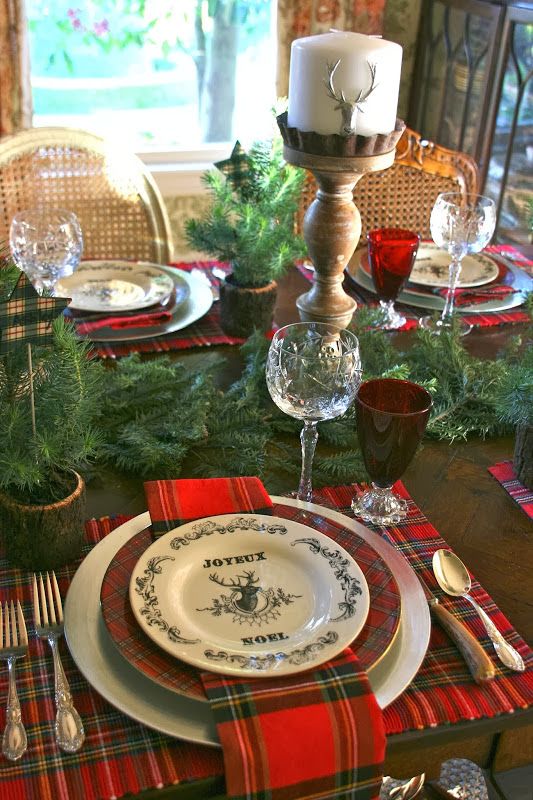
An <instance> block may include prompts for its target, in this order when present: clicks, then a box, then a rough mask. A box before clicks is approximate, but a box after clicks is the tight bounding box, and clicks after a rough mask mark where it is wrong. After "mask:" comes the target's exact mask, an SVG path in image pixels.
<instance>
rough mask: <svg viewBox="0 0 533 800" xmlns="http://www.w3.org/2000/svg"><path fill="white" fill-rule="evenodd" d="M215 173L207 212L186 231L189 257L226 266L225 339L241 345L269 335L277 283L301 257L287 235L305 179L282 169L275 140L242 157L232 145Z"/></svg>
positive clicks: (298, 241)
mask: <svg viewBox="0 0 533 800" xmlns="http://www.w3.org/2000/svg"><path fill="white" fill-rule="evenodd" d="M216 166H217V167H218V171H216V170H213V171H210V172H207V173H206V174H205V175H204V178H203V179H204V183H205V184H206V186H207V188H208V189H209V191H210V193H211V196H212V200H213V202H212V205H211V207H210V208H209V210H208V211H207V213H206V215H205V216H204V217H203V218H201V219H190V220H188V221H187V223H186V228H185V229H186V234H187V239H188V241H189V243H190V244H191V245H192V246H193V247H194V248H195V249H198V250H201V251H203V252H205V253H208V254H209V255H211V256H214V257H215V258H217V259H218V260H219V261H223V262H227V263H229V264H230V265H231V273H230V274H229V275H228V276H227V277H226V279H225V281H223V283H222V286H221V291H220V316H221V323H222V327H223V328H224V330H225V331H226V333H228V334H229V335H231V336H240V337H246V336H249V335H250V334H251V333H252V332H253V330H254V329H258V330H261V331H268V330H270V329H271V327H272V317H273V312H274V306H275V302H276V291H277V280H278V279H279V278H280V277H281V276H282V275H283V274H284V272H285V271H286V270H287V268H288V266H290V265H291V264H293V263H294V260H295V259H296V258H300V257H303V256H304V255H305V245H304V242H303V239H302V238H301V237H300V236H297V235H296V234H295V229H294V219H295V214H296V210H297V208H298V202H299V198H300V194H301V190H302V185H303V181H304V177H305V175H304V173H303V171H302V170H298V169H295V168H294V167H291V166H290V165H288V164H286V163H285V161H284V160H283V155H282V142H281V139H275V140H274V141H272V142H262V143H256V144H254V145H253V146H252V148H251V149H250V151H249V153H248V154H246V153H245V152H244V151H243V150H242V148H241V146H240V144H239V142H237V143H236V145H235V148H234V150H233V153H232V156H231V158H230V159H228V160H227V161H225V162H220V163H219V164H217V165H216Z"/></svg>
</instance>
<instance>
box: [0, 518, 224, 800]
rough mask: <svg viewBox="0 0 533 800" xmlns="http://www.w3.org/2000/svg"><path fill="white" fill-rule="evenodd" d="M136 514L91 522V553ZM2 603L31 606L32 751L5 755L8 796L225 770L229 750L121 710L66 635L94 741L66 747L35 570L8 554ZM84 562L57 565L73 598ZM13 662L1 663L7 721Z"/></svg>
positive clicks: (24, 693)
mask: <svg viewBox="0 0 533 800" xmlns="http://www.w3.org/2000/svg"><path fill="white" fill-rule="evenodd" d="M127 519H128V517H123V516H117V517H114V518H109V517H105V518H103V519H101V520H98V521H96V520H91V521H89V522H87V523H86V533H87V545H86V547H85V553H87V552H89V550H91V548H92V547H93V546H94V545H95V544H96V543H97V542H98V541H100V539H102V538H103V537H104V536H106V535H107V534H108V533H109V532H110V531H111V530H113V529H114V528H116V527H117V526H118V525H121V524H122V523H123V522H125V521H126V520H127ZM0 556H1V557H0V575H1V580H0V602H4V601H5V600H8V599H16V598H18V599H19V600H20V601H21V604H22V606H23V609H24V616H25V619H26V624H27V627H28V634H29V652H28V656H26V658H23V659H20V660H19V661H17V688H18V694H19V700H20V703H21V711H22V719H23V721H24V725H25V727H26V731H27V734H28V750H27V752H26V753H25V754H24V756H23V757H22V758H21V759H20V761H17V762H9V761H7V760H5V759H3V758H2V759H1V761H0V798H2V800H115V799H116V798H121V797H124V796H125V795H129V794H131V793H133V794H135V793H137V792H141V791H143V790H145V789H154V788H156V787H161V786H172V785H173V784H180V783H183V782H188V781H191V780H196V779H198V780H199V779H202V778H209V777H213V776H216V775H222V774H223V761H222V754H221V753H220V752H219V751H218V750H216V749H213V748H211V747H201V746H198V745H194V744H188V743H186V742H182V741H178V740H177V739H172V738H170V737H168V736H163V735H162V734H159V733H157V732H155V731H152V730H149V729H148V728H145V727H144V726H143V725H139V724H138V723H137V722H135V721H134V720H132V719H130V718H129V717H127V716H125V715H124V714H122V713H121V712H119V711H117V709H115V708H114V707H113V706H111V705H109V704H108V703H107V702H106V701H105V700H104V699H103V698H102V697H100V695H99V694H98V693H97V692H95V691H94V690H93V689H92V688H91V687H90V685H89V684H88V683H87V682H86V681H85V679H84V678H83V676H82V675H81V673H80V672H79V671H78V669H77V668H76V666H75V664H74V662H73V660H72V658H71V656H70V654H69V652H68V648H67V645H66V643H65V641H64V639H61V640H60V643H59V648H60V651H61V658H62V661H63V666H64V668H65V672H66V675H67V679H68V681H69V683H70V688H71V690H72V695H73V699H74V703H75V706H76V708H77V709H78V711H79V713H80V715H81V717H82V719H83V722H84V726H85V732H86V740H85V743H84V745H83V748H82V750H81V751H80V752H79V753H75V754H72V755H70V754H68V753H63V752H62V751H61V750H59V748H58V747H57V745H56V743H55V740H54V721H55V713H56V712H55V706H54V672H53V664H52V653H51V650H50V647H49V645H48V643H47V642H44V641H43V640H42V639H37V637H36V636H34V635H33V610H32V595H31V583H30V575H29V573H27V572H26V571H21V570H17V569H14V568H13V567H11V565H10V564H9V563H8V562H7V561H6V560H5V559H4V557H3V554H1V553H0ZM78 563H79V562H76V563H73V564H72V565H69V567H65V568H62V569H60V570H56V575H57V576H58V580H59V586H60V590H61V593H62V596H63V597H65V596H66V593H67V589H68V586H69V583H70V580H71V578H72V577H73V575H74V573H75V571H76V568H77V566H78ZM7 685H8V677H7V668H6V666H5V663H4V662H0V698H2V711H1V712H0V719H1V721H2V727H3V722H4V711H3V709H4V700H5V698H6V696H7Z"/></svg>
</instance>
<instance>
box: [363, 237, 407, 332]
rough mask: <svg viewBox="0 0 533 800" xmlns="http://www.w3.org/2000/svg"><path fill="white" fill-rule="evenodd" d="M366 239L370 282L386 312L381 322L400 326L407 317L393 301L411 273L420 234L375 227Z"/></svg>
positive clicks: (390, 327)
mask: <svg viewBox="0 0 533 800" xmlns="http://www.w3.org/2000/svg"><path fill="white" fill-rule="evenodd" d="M366 239H367V242H368V261H369V263H370V271H371V273H372V281H373V282H374V287H375V289H376V294H377V296H378V298H379V304H380V306H381V308H382V310H383V311H384V315H385V316H384V321H383V325H384V327H385V328H389V329H393V330H394V329H396V328H401V327H402V325H405V323H406V321H407V320H406V319H405V317H404V316H403V315H402V314H399V313H398V312H397V311H396V309H395V308H394V301H395V300H396V298H397V297H398V295H399V294H400V291H401V289H402V287H403V285H404V283H405V281H406V280H407V278H408V277H409V275H410V274H411V270H412V269H413V264H414V263H415V258H416V254H417V251H418V245H419V242H420V236H419V235H418V233H414V232H413V231H408V230H405V229H404V228H377V229H376V230H373V231H370V232H369V233H368V234H367V237H366Z"/></svg>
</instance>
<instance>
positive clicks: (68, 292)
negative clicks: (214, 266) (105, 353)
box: [55, 260, 190, 313]
mask: <svg viewBox="0 0 533 800" xmlns="http://www.w3.org/2000/svg"><path fill="white" fill-rule="evenodd" d="M55 291H56V296H58V297H69V298H70V304H69V306H70V307H72V308H75V309H77V310H78V311H94V312H102V313H106V312H122V311H124V312H125V311H136V310H140V309H143V308H148V307H149V306H153V305H156V304H158V303H164V302H165V301H166V300H168V299H169V297H170V295H171V294H172V292H173V291H175V293H176V299H175V301H174V302H175V304H176V305H179V304H180V303H183V302H184V300H186V299H187V297H188V296H189V292H190V289H189V286H188V284H187V282H186V281H184V280H183V279H181V278H180V279H178V280H173V279H172V277H171V276H170V275H169V274H168V273H166V272H164V271H163V269H162V268H161V266H159V265H158V264H148V263H145V262H132V261H116V260H113V261H82V263H81V264H80V265H79V267H78V268H77V270H76V271H75V272H74V273H73V274H72V275H69V276H67V277H65V278H61V279H60V280H59V281H58V282H57V284H56V287H55Z"/></svg>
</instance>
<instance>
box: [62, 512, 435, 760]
mask: <svg viewBox="0 0 533 800" xmlns="http://www.w3.org/2000/svg"><path fill="white" fill-rule="evenodd" d="M272 500H273V501H274V502H275V503H282V504H283V505H288V506H293V507H295V508H300V509H303V510H306V511H308V512H309V513H310V514H313V513H315V514H320V515H321V516H325V517H327V518H328V519H331V520H333V521H334V522H337V523H339V524H340V525H343V526H344V527H346V528H347V529H351V530H353V531H355V533H358V534H359V536H361V538H363V539H364V540H365V541H367V542H368V543H369V544H371V545H372V547H373V548H374V549H375V550H376V551H377V552H378V553H379V554H380V556H381V557H382V558H383V560H384V561H385V563H386V564H387V566H388V567H389V569H390V570H391V571H392V573H393V574H394V577H395V579H396V581H397V583H398V589H399V591H400V596H401V600H402V618H401V623H400V627H399V632H398V636H397V637H396V638H395V640H394V642H393V644H392V646H391V647H390V649H389V651H388V652H387V654H386V655H385V657H384V658H382V659H381V661H380V662H379V663H378V664H377V666H376V667H375V668H373V669H371V670H370V671H369V673H368V677H369V680H370V684H371V686H372V689H373V691H374V694H375V696H376V699H377V701H378V703H379V704H380V706H381V707H382V708H385V707H386V706H388V705H389V704H390V703H391V702H392V701H393V700H394V699H395V698H396V697H397V696H398V695H399V694H401V692H402V691H403V690H404V689H405V688H406V687H407V686H408V685H409V684H410V683H411V681H412V680H413V678H414V676H415V675H416V673H417V672H418V669H419V667H420V665H421V663H422V661H423V659H424V656H425V653H426V650H427V646H428V643H429V635H430V629H431V623H430V617H429V607H428V604H427V601H426V599H425V595H424V592H423V590H422V587H421V585H420V582H419V581H418V578H417V577H416V575H415V573H414V571H413V570H412V569H411V567H410V566H409V564H408V563H407V561H406V559H405V558H404V557H403V556H402V555H401V554H400V553H398V552H397V551H396V550H395V549H394V548H393V547H392V546H391V545H390V544H388V542H386V541H384V540H383V539H381V538H380V537H379V536H378V535H377V534H376V533H373V532H372V531H370V530H368V528H365V527H364V526H363V525H361V524H360V523H359V522H357V521H356V520H352V519H349V518H348V517H346V516H344V515H343V514H340V513H339V512H336V511H332V510H330V509H325V508H324V507H323V506H319V505H316V504H313V503H303V502H301V501H298V500H292V499H289V498H284V497H273V498H272ZM149 524H150V515H149V514H148V512H145V513H144V514H140V515H139V516H137V517H135V518H134V519H132V520H129V522H126V523H125V524H124V525H121V526H120V527H119V528H117V529H116V530H114V531H113V532H112V533H111V534H109V535H108V536H106V537H105V538H104V539H102V541H101V542H99V544H97V545H96V546H95V547H94V548H93V549H92V550H91V552H90V553H89V554H88V555H87V557H86V558H85V559H84V560H83V562H82V564H81V565H80V567H79V568H78V570H77V572H76V574H75V575H74V578H73V579H72V582H71V585H70V589H69V591H68V594H67V597H66V601H65V635H66V639H67V643H68V646H69V648H70V652H71V654H72V656H73V658H74V661H75V662H76V664H77V666H78V669H79V670H80V672H81V673H82V674H83V675H84V677H85V678H86V679H87V681H88V682H89V683H90V684H91V685H92V686H93V687H94V688H95V689H96V690H97V691H98V692H99V693H100V694H101V695H102V697H104V698H105V699H106V700H108V701H109V702H110V703H111V704H112V705H114V706H115V707H116V708H118V709H119V710H120V711H122V712H124V713H125V714H127V715H128V716H130V717H131V718H132V719H135V720H137V721H138V722H141V723H142V724H144V725H147V726H148V727H150V728H153V729H154V730H157V731H159V732H161V733H164V734H167V735H169V736H175V737H177V738H181V739H186V740H188V741H191V742H197V743H200V744H206V745H213V746H220V744H219V741H218V737H217V734H216V729H215V723H214V720H213V717H212V714H211V709H210V707H209V706H208V704H206V703H201V702H199V701H197V700H192V699H190V698H188V697H183V696H182V695H178V694H175V693H173V692H170V691H168V690H167V689H164V688H162V687H161V686H158V685H157V684H155V683H153V682H152V681H151V680H149V679H148V678H146V677H145V676H144V675H141V674H140V673H139V672H138V671H137V670H136V669H135V668H134V667H132V666H130V665H129V664H128V663H127V662H126V661H125V659H124V658H122V656H121V655H120V653H119V652H118V651H117V650H116V648H115V646H114V644H113V642H112V641H111V638H110V637H109V634H108V633H107V630H106V627H105V625H104V622H103V619H102V615H101V613H100V602H99V599H100V586H101V582H102V579H103V577H104V574H105V571H106V569H107V565H108V564H109V562H110V561H111V559H112V558H113V556H114V555H115V553H116V552H117V551H118V550H119V549H120V547H121V546H122V545H123V544H124V543H125V542H126V541H128V540H129V539H130V538H131V537H132V536H134V535H135V534H136V533H138V532H139V531H141V530H143V529H144V528H146V527H147V526H148V525H149Z"/></svg>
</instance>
